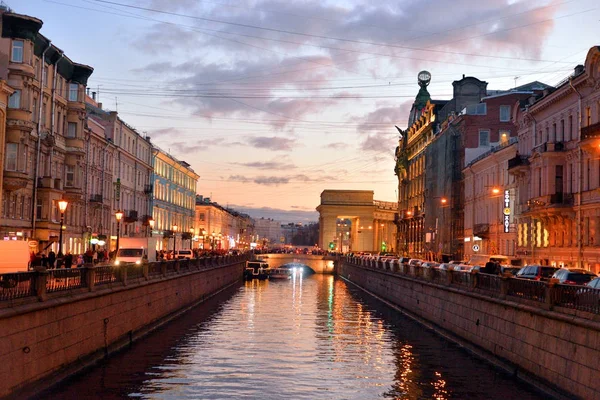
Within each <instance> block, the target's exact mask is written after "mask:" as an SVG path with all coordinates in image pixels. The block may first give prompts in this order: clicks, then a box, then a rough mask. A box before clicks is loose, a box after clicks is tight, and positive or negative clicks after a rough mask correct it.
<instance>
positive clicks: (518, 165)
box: [508, 155, 529, 175]
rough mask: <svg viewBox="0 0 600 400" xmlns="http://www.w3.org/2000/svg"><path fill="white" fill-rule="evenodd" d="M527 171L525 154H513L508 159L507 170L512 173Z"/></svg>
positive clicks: (520, 173)
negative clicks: (513, 155)
mask: <svg viewBox="0 0 600 400" xmlns="http://www.w3.org/2000/svg"><path fill="white" fill-rule="evenodd" d="M527 171H529V160H528V159H527V156H519V155H517V156H515V157H513V158H511V159H510V160H508V172H509V173H511V174H513V175H524V174H526V173H527Z"/></svg>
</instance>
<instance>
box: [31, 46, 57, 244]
mask: <svg viewBox="0 0 600 400" xmlns="http://www.w3.org/2000/svg"><path fill="white" fill-rule="evenodd" d="M51 44H52V42H51V41H48V46H47V47H46V48H45V49H44V51H42V56H41V57H40V59H41V61H42V62H41V63H40V94H39V99H38V100H39V102H38V120H37V135H38V137H37V144H36V151H35V152H36V157H35V169H34V173H33V201H32V204H31V237H32V238H34V239H35V217H36V215H35V214H36V212H35V210H36V208H37V192H38V190H37V180H38V175H39V174H40V152H41V151H42V133H41V132H40V131H41V129H42V106H43V105H44V79H43V76H44V64H45V63H46V61H45V58H46V52H47V51H48V49H49V48H50V46H51ZM34 112H35V110H34Z"/></svg>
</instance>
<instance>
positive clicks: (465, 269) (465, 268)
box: [452, 264, 473, 272]
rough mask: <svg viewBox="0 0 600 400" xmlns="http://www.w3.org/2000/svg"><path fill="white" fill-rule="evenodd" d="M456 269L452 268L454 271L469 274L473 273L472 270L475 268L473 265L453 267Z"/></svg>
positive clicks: (456, 265)
mask: <svg viewBox="0 0 600 400" xmlns="http://www.w3.org/2000/svg"><path fill="white" fill-rule="evenodd" d="M453 267H454V268H452V269H453V270H454V271H458V272H469V271H471V268H472V267H473V266H472V265H467V264H455V265H453Z"/></svg>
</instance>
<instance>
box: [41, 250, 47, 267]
mask: <svg viewBox="0 0 600 400" xmlns="http://www.w3.org/2000/svg"><path fill="white" fill-rule="evenodd" d="M41 260H42V264H41V265H42V267H44V268H48V257H46V253H44V252H42V258H41Z"/></svg>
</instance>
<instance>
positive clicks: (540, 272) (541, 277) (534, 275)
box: [515, 265, 559, 281]
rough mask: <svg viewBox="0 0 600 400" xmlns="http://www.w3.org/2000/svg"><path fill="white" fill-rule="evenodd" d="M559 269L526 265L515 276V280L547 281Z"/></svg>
mask: <svg viewBox="0 0 600 400" xmlns="http://www.w3.org/2000/svg"><path fill="white" fill-rule="evenodd" d="M558 270H559V268H556V267H550V266H548V265H528V266H526V267H523V268H521V269H520V270H519V272H517V274H516V275H515V277H516V278H521V279H530V280H534V281H547V280H549V279H550V278H552V275H554V273H555V272H556V271H558Z"/></svg>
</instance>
